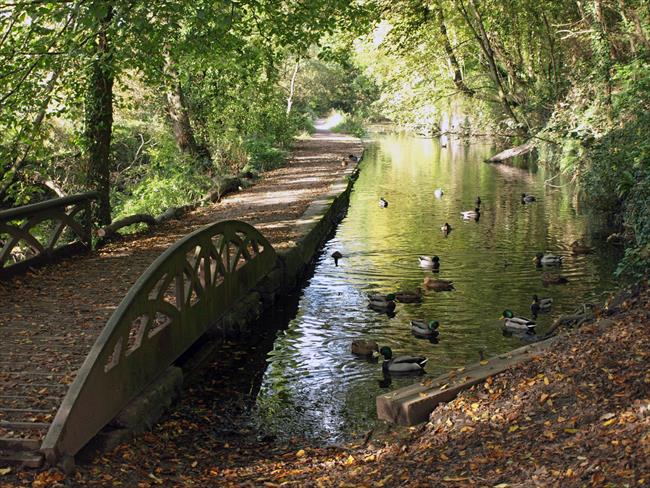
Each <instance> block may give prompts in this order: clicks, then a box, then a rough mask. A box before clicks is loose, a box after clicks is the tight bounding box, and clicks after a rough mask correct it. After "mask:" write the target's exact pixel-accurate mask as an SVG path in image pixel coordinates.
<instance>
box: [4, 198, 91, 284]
mask: <svg viewBox="0 0 650 488" xmlns="http://www.w3.org/2000/svg"><path fill="white" fill-rule="evenodd" d="M95 198H97V193H95V192H88V193H82V194H79V195H72V196H69V197H63V198H54V199H52V200H46V201H44V202H39V203H34V204H31V205H24V206H22V207H17V208H11V209H9V210H2V211H0V279H2V278H6V277H9V276H12V275H15V274H18V273H21V272H23V271H25V270H26V269H27V268H29V267H30V266H37V265H39V264H42V263H44V262H48V261H50V260H52V259H53V258H55V257H57V256H64V255H72V254H77V253H80V252H84V251H86V250H88V249H90V248H91V245H92V236H91V217H90V204H91V202H92V200H94V199H95Z"/></svg>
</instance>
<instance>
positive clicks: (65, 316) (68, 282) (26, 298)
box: [0, 130, 362, 467]
mask: <svg viewBox="0 0 650 488" xmlns="http://www.w3.org/2000/svg"><path fill="white" fill-rule="evenodd" d="M361 150H362V147H361V144H360V141H359V140H358V139H356V138H353V137H349V136H344V135H340V134H333V133H330V132H327V131H324V130H321V131H317V133H316V134H315V135H314V136H313V137H312V138H309V139H304V140H300V141H298V142H297V145H296V147H295V150H294V152H293V155H292V158H291V160H290V161H289V163H288V164H287V165H286V166H285V167H282V168H280V169H276V170H273V171H270V172H267V173H265V174H264V175H263V176H262V178H261V179H260V181H259V182H257V184H256V185H254V186H252V187H251V188H248V189H245V190H243V191H240V192H238V193H236V194H233V195H231V196H229V197H226V198H225V199H224V200H222V201H221V202H220V203H217V204H214V205H211V206H209V207H203V208H200V209H198V210H196V211H194V212H192V213H190V214H188V215H186V216H184V217H183V218H182V219H181V220H176V221H170V222H168V223H166V224H163V225H161V226H159V227H158V228H156V230H155V232H153V233H149V234H146V235H139V236H132V237H130V238H127V239H125V240H123V241H121V242H117V243H113V244H111V245H108V246H107V247H105V248H103V249H101V250H100V251H96V252H93V253H91V254H89V255H87V256H83V257H79V258H75V259H70V260H66V261H64V262H62V263H59V264H58V265H54V266H50V267H46V268H41V269H39V270H37V271H36V272H34V273H30V274H29V275H26V276H23V277H19V278H17V279H15V280H14V281H12V282H10V283H8V284H0V304H2V306H1V307H0V343H1V344H2V346H1V348H0V424H1V422H3V421H9V422H14V423H19V422H26V423H31V424H30V425H28V426H27V427H25V426H22V427H21V428H20V429H15V428H7V427H6V426H5V427H3V426H2V425H0V437H23V438H26V437H28V438H35V439H36V438H40V437H41V436H42V435H44V433H45V431H46V429H47V427H48V425H49V423H50V422H51V420H52V418H53V415H54V413H55V412H56V409H57V407H58V403H59V402H60V400H61V398H62V397H63V395H64V394H65V392H66V391H67V385H68V384H69V383H71V382H72V380H73V379H74V377H75V375H76V371H77V369H78V368H79V366H80V365H81V363H82V362H83V359H84V358H85V356H86V354H87V352H88V350H89V349H90V347H91V346H92V344H93V343H94V341H95V339H96V337H97V335H98V334H99V332H100V331H101V330H102V328H103V326H104V324H105V323H106V321H107V320H108V318H109V317H110V315H111V313H112V312H113V310H114V309H115V308H116V307H117V305H118V304H119V302H120V301H121V300H122V298H123V297H124V295H125V294H126V293H127V291H128V290H129V288H130V287H131V286H132V285H133V283H134V282H135V280H136V279H137V278H138V277H139V276H140V275H141V274H142V272H143V271H144V270H145V269H146V268H147V267H148V266H149V264H150V263H151V262H152V261H153V260H154V259H155V258H156V257H157V256H158V255H159V254H160V253H161V252H162V251H164V250H165V249H166V248H167V247H169V245H171V244H172V243H173V242H175V241H177V240H178V239H180V238H181V237H183V236H185V235H186V234H188V233H189V232H192V231H193V230H196V229H197V228H199V227H201V226H203V225H206V224H208V223H211V222H214V221H219V220H227V219H237V220H243V221H246V222H248V223H250V224H252V225H253V226H255V227H256V228H257V229H259V230H260V231H261V232H262V234H264V235H265V236H266V237H267V238H268V239H269V240H270V241H271V243H272V244H273V246H274V247H275V248H276V249H281V248H283V247H287V246H290V245H291V242H292V241H293V240H295V239H296V238H297V237H298V236H297V235H296V229H295V228H294V225H295V221H296V219H297V218H298V217H300V216H301V215H302V213H303V212H304V211H305V209H306V208H307V207H308V205H309V204H310V203H311V202H312V201H313V200H315V199H316V198H318V197H319V196H321V195H324V194H325V193H327V190H328V188H329V186H330V184H331V183H332V182H333V181H334V180H335V179H336V178H337V176H338V175H339V174H340V173H341V171H342V170H343V168H342V166H341V161H342V160H343V159H347V156H348V154H350V153H352V154H356V155H359V154H360V153H361ZM24 409H31V410H32V411H23V410H24ZM33 409H37V410H38V411H37V412H34V411H33ZM0 467H1V466H0Z"/></svg>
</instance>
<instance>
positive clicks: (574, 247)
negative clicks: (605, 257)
mask: <svg viewBox="0 0 650 488" xmlns="http://www.w3.org/2000/svg"><path fill="white" fill-rule="evenodd" d="M571 252H572V253H573V254H590V253H592V252H594V248H593V247H589V246H587V245H586V244H584V243H583V242H582V241H579V240H578V241H573V242H572V243H571Z"/></svg>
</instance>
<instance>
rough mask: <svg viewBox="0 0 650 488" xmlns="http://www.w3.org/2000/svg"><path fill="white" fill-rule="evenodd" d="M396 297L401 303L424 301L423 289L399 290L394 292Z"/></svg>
mask: <svg viewBox="0 0 650 488" xmlns="http://www.w3.org/2000/svg"><path fill="white" fill-rule="evenodd" d="M394 295H395V299H396V300H397V301H398V302H400V303H419V302H421V301H422V290H421V289H420V288H416V289H415V291H398V292H395V293H394Z"/></svg>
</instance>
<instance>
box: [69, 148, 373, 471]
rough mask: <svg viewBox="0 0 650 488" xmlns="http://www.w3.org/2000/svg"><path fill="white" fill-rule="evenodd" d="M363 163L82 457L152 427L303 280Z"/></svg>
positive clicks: (315, 206)
mask: <svg viewBox="0 0 650 488" xmlns="http://www.w3.org/2000/svg"><path fill="white" fill-rule="evenodd" d="M361 156H363V154H362V155H361ZM360 159H362V157H361V158H360ZM358 164H359V163H357V164H348V166H347V167H346V169H345V170H344V171H343V173H342V174H341V176H340V177H339V178H338V179H337V180H336V181H335V182H334V183H333V184H332V185H331V186H330V189H329V191H328V192H327V194H325V195H323V196H321V197H320V198H318V199H317V200H314V201H313V202H312V203H311V204H310V205H309V207H307V209H306V210H305V212H304V213H303V214H302V216H301V217H300V218H299V219H298V220H297V221H296V223H295V227H296V230H297V232H296V234H297V235H299V236H300V237H299V238H298V240H297V241H295V242H293V243H292V245H291V246H290V247H289V248H287V249H282V250H279V251H277V255H278V262H277V264H276V266H275V268H274V269H273V270H271V271H270V272H269V273H268V274H267V275H266V276H265V277H264V278H263V279H262V280H261V281H260V282H259V283H258V284H257V285H256V286H255V288H253V289H252V290H250V292H249V293H248V294H247V295H246V296H245V297H244V298H242V299H241V300H239V301H238V302H236V303H235V304H233V305H232V307H231V308H230V309H229V310H228V311H226V313H225V314H224V315H223V316H222V317H221V318H220V319H219V320H218V321H217V322H216V323H215V324H214V325H213V326H212V327H211V328H210V329H209V330H208V332H207V333H206V334H205V336H204V337H203V338H202V339H199V343H200V344H199V345H198V346H197V347H196V348H194V349H193V350H191V351H190V352H188V353H187V354H186V355H184V356H182V357H181V358H180V359H179V360H178V361H177V362H176V363H175V364H173V365H171V366H170V367H169V368H167V369H166V370H165V371H164V372H163V373H161V375H160V376H159V377H158V378H157V379H156V380H155V381H154V382H152V383H151V385H149V387H148V388H147V389H146V390H144V391H143V392H142V393H140V394H139V395H138V396H137V397H136V398H134V399H133V400H132V401H131V402H130V403H129V404H128V405H127V406H126V407H125V408H124V409H122V411H121V412H120V413H119V414H118V415H117V416H116V417H115V418H114V419H113V420H112V421H111V422H110V423H109V424H108V425H107V426H106V427H105V428H104V429H102V431H101V432H99V434H97V435H96V436H95V438H93V439H92V440H91V441H90V442H89V443H88V445H87V446H86V447H85V448H84V449H83V450H82V451H81V452H80V453H79V454H78V457H79V458H81V459H89V458H90V457H92V456H94V455H96V454H97V453H98V452H103V451H107V450H110V449H113V448H114V447H116V446H117V445H119V444H121V443H123V442H125V441H127V440H129V439H131V438H133V437H134V436H136V435H138V434H141V433H142V432H145V431H146V430H149V429H151V428H152V427H153V426H154V425H155V424H156V422H157V421H158V420H159V419H160V417H161V416H162V415H163V414H164V413H165V412H166V411H167V410H168V409H169V407H170V406H171V405H172V404H173V403H174V401H176V399H178V397H179V396H180V395H181V393H182V389H183V383H185V382H187V380H188V379H190V378H191V377H192V376H193V375H194V374H195V373H197V372H198V371H200V370H201V368H202V367H204V366H206V365H207V364H208V363H209V362H210V360H211V358H212V357H214V354H215V353H216V352H217V351H218V349H219V347H220V345H221V344H222V342H223V341H224V340H227V339H229V338H236V337H238V336H243V335H246V334H248V333H251V332H253V327H254V325H255V324H256V323H257V322H258V319H259V318H260V316H261V315H262V313H263V312H264V311H266V310H268V309H270V308H271V307H272V306H273V305H274V304H275V302H276V301H277V300H278V299H279V298H280V297H282V296H283V295H286V294H287V293H289V292H291V291H293V290H294V289H295V288H296V286H298V285H299V284H300V283H301V282H302V277H303V275H304V274H305V273H306V272H307V270H308V269H309V266H310V264H311V262H312V261H313V259H314V258H315V257H316V255H317V253H318V251H319V250H320V249H321V247H322V245H323V244H324V242H325V239H326V238H327V237H328V235H329V234H330V233H331V232H332V230H333V229H334V228H335V226H336V225H337V224H338V223H339V222H340V220H341V219H342V218H343V216H344V215H345V213H346V212H347V208H348V204H349V200H350V193H351V191H352V187H353V186H354V182H355V181H356V179H357V177H358V173H359V167H358ZM73 466H74V460H71V459H66V460H64V461H63V463H62V468H63V469H64V470H65V471H71V470H72V469H73Z"/></svg>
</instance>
